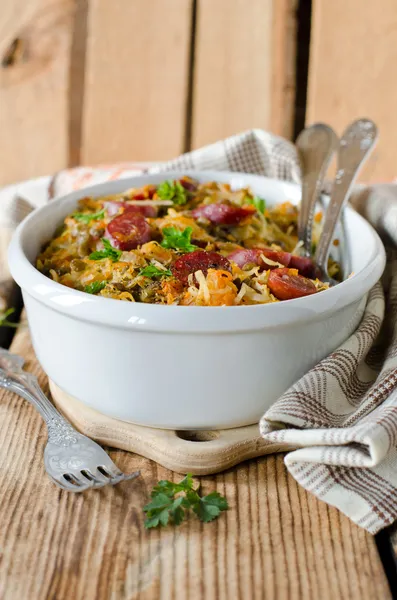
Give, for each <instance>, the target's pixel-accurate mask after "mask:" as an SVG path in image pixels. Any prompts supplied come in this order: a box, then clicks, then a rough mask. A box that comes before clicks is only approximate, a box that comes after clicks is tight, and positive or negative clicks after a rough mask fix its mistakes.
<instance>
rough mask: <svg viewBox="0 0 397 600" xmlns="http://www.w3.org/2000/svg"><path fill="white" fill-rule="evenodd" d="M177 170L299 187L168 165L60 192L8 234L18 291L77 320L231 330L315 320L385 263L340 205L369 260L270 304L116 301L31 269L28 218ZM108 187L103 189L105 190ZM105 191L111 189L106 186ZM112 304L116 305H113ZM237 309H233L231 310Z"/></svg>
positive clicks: (380, 249) (360, 290)
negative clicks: (330, 281) (370, 252)
mask: <svg viewBox="0 0 397 600" xmlns="http://www.w3.org/2000/svg"><path fill="white" fill-rule="evenodd" d="M183 175H188V176H189V175H190V176H192V177H194V176H196V177H203V178H207V177H208V180H212V181H214V180H216V177H217V176H218V177H219V178H220V179H223V180H224V181H225V180H227V179H232V178H239V177H241V178H243V179H245V180H248V181H247V185H250V183H249V181H250V180H251V181H252V182H253V183H255V182H257V183H260V181H261V180H266V182H267V183H269V184H270V185H272V184H274V185H275V186H278V187H280V185H281V184H282V185H283V186H286V188H287V189H288V188H289V189H290V190H293V189H294V191H295V193H296V192H297V191H299V186H298V184H296V183H292V182H289V181H284V180H281V179H274V178H269V177H265V176H263V175H255V174H250V173H241V172H235V171H230V172H229V171H216V170H211V171H210V170H202V171H201V170H200V171H197V170H196V171H194V170H191V169H181V170H179V169H174V170H172V171H160V170H159V171H156V172H155V173H154V172H152V173H143V174H141V175H137V176H133V177H128V178H125V179H119V180H115V181H113V182H109V181H106V182H102V183H98V184H95V185H93V186H89V187H86V188H82V189H79V190H76V191H73V192H71V193H69V194H66V195H63V196H60V197H59V198H56V199H55V200H52V201H51V202H50V203H48V204H46V205H44V206H42V207H40V208H37V209H36V210H34V211H33V212H32V213H31V214H30V215H28V217H26V218H25V219H24V220H23V221H22V222H21V223H20V224H19V225H18V227H17V229H16V231H15V232H14V234H13V237H12V240H11V243H10V246H9V251H8V259H9V267H10V271H11V274H12V276H13V278H14V279H15V281H16V282H17V283H18V285H19V286H20V287H21V288H22V291H23V294H28V295H29V296H31V297H33V298H34V299H36V300H38V301H39V302H41V303H43V304H45V305H46V306H47V307H49V308H50V309H52V310H55V311H57V312H60V313H63V314H65V315H68V316H69V317H72V318H74V319H77V320H82V321H88V322H92V323H101V324H103V325H108V326H111V327H121V328H128V329H134V330H138V331H152V332H156V331H158V332H160V331H161V332H167V331H168V332H178V333H237V332H243V331H252V330H259V329H263V328H266V329H274V328H279V327H284V326H291V325H294V324H295V325H297V324H300V323H304V322H309V321H318V320H321V319H323V318H324V317H326V316H328V315H329V314H332V313H335V312H337V311H339V310H341V309H343V308H344V307H346V306H348V305H350V304H353V303H354V302H357V301H359V300H360V299H361V298H362V297H363V296H364V295H365V294H367V293H368V291H369V290H370V289H371V287H372V286H373V285H374V284H375V283H376V282H377V281H378V279H379V278H380V276H381V274H382V272H383V269H384V267H385V262H386V255H385V249H384V246H383V244H382V241H381V240H380V238H379V236H378V234H377V233H376V231H375V230H374V229H373V227H372V226H371V225H370V223H368V221H366V220H365V219H364V218H363V217H362V216H361V215H359V214H358V213H357V212H356V211H355V210H354V209H353V208H351V207H350V206H347V207H346V208H345V218H346V219H347V221H348V220H349V218H352V215H353V214H354V218H356V219H359V220H360V221H361V223H362V224H363V225H364V227H365V228H366V230H367V232H368V235H369V236H371V237H372V239H373V241H374V242H375V248H376V250H375V252H374V256H373V258H372V260H371V261H370V262H369V263H368V264H367V265H366V266H365V267H364V268H363V269H361V270H360V271H358V272H357V273H354V275H353V276H351V277H350V278H348V279H346V280H344V281H343V282H341V283H339V284H338V285H336V286H334V287H332V288H330V289H329V290H326V291H324V292H320V293H319V294H314V295H312V296H306V297H303V298H297V299H294V300H286V301H283V302H279V303H278V302H277V303H271V304H259V305H252V306H251V305H250V306H226V307H225V306H214V307H201V306H174V305H158V304H145V303H140V302H120V300H115V299H112V298H103V297H101V296H94V295H90V294H87V293H85V292H81V291H79V290H74V289H72V288H68V287H66V286H63V285H62V284H59V283H57V282H55V281H53V280H51V279H49V278H48V277H46V276H45V275H43V274H42V273H40V271H38V270H37V269H36V267H35V266H34V265H32V264H31V262H30V261H29V259H28V257H27V256H26V254H25V253H24V251H23V249H22V242H23V237H24V234H25V231H26V229H27V228H28V227H29V225H30V223H31V222H32V220H35V219H37V218H38V217H39V216H40V215H42V214H44V215H45V214H47V213H51V212H52V211H53V210H56V209H57V207H59V206H60V205H61V204H62V203H68V202H69V201H72V199H74V200H75V201H76V202H77V200H78V199H80V198H82V197H84V196H88V195H93V196H96V195H101V193H103V192H101V190H103V189H104V188H109V187H112V184H113V187H114V188H117V187H120V186H121V184H122V187H124V186H125V189H128V188H129V187H134V183H136V182H138V183H137V185H139V186H141V185H145V184H144V183H142V180H145V181H146V182H147V183H150V182H151V180H152V179H153V178H156V179H159V177H161V178H175V179H176V178H179V177H181V176H183ZM106 193H109V192H106ZM110 193H111V192H110ZM116 307H117V309H116ZM236 311H237V312H236Z"/></svg>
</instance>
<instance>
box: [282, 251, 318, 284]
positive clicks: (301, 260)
mask: <svg viewBox="0 0 397 600" xmlns="http://www.w3.org/2000/svg"><path fill="white" fill-rule="evenodd" d="M288 266H289V267H291V269H298V271H299V273H300V274H301V275H304V276H305V277H309V279H314V278H315V277H316V267H315V264H314V262H313V261H312V259H311V258H305V257H303V256H294V255H291V262H290V263H289V265H288Z"/></svg>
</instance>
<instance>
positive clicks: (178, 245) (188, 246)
mask: <svg viewBox="0 0 397 600" xmlns="http://www.w3.org/2000/svg"><path fill="white" fill-rule="evenodd" d="M192 232H193V229H192V228H191V227H186V229H184V230H183V231H180V230H179V229H176V227H165V228H164V229H163V231H162V234H163V241H162V242H161V245H162V246H163V248H172V249H173V250H183V251H184V252H193V250H197V246H195V245H194V244H192V243H191V241H190V238H191V237H192Z"/></svg>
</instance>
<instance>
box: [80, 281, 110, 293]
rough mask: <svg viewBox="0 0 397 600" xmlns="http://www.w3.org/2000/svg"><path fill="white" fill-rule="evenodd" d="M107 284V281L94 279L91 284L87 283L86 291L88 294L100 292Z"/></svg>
mask: <svg viewBox="0 0 397 600" xmlns="http://www.w3.org/2000/svg"><path fill="white" fill-rule="evenodd" d="M105 285H106V281H93V282H92V283H90V284H89V285H86V286H85V288H84V291H85V292H87V294H98V292H100V291H101V290H103V288H104V287H105Z"/></svg>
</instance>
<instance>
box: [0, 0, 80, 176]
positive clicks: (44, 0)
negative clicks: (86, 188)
mask: <svg viewBox="0 0 397 600" xmlns="http://www.w3.org/2000/svg"><path fill="white" fill-rule="evenodd" d="M73 10H74V0H30V1H29V2H28V1H27V0H2V2H1V11H0V132H1V140H2V143H1V149H0V185H1V184H6V183H10V182H13V181H18V180H21V179H26V178H29V177H33V176H37V175H43V174H46V173H49V172H52V171H56V170H57V169H60V168H63V167H64V166H66V165H67V139H68V94H67V90H68V81H69V59H70V44H71V37H72V34H71V31H72V17H73ZM15 42H17V44H16V45H15ZM14 48H18V51H17V52H13V49H14Z"/></svg>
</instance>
